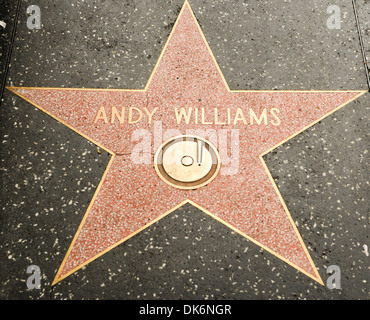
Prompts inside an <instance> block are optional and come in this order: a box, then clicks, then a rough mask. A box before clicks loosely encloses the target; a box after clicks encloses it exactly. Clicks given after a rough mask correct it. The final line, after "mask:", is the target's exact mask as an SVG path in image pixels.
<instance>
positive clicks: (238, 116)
mask: <svg viewBox="0 0 370 320" xmlns="http://www.w3.org/2000/svg"><path fill="white" fill-rule="evenodd" d="M240 120H241V121H243V123H244V124H247V120H245V117H244V114H243V111H242V109H240V108H238V109H237V110H236V115H235V119H234V124H236V123H237V122H238V121H240Z"/></svg>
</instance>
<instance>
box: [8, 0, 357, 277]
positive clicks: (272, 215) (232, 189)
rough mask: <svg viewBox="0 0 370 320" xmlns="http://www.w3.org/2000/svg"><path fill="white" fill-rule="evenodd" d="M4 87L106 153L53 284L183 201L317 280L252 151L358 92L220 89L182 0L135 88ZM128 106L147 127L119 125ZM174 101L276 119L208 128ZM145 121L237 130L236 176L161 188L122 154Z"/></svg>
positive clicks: (147, 170) (261, 150) (151, 173)
mask: <svg viewBox="0 0 370 320" xmlns="http://www.w3.org/2000/svg"><path fill="white" fill-rule="evenodd" d="M8 89H9V90H11V91H13V92H14V93H16V94H17V95H19V96H21V97H22V98H24V99H26V100H27V101H29V102H30V103H32V104H33V105H35V106H36V107H38V108H40V109H41V110H43V111H45V112H46V113H48V114H49V115H51V116H52V117H54V118H56V119H57V120H58V121H60V122H62V123H64V124H65V125H67V126H68V127H70V128H71V129H73V130H75V131H76V132H78V133H80V134H81V135H83V136H84V137H86V138H87V139H89V140H91V141H93V142H94V143H96V144H97V145H98V146H99V147H101V148H103V149H104V150H107V151H108V152H110V153H111V154H112V158H111V160H110V163H109V165H108V167H107V170H106V172H105V174H104V176H103V178H102V180H101V183H100V184H99V186H98V188H97V190H96V193H95V195H94V198H93V199H92V201H91V203H90V206H89V207H88V209H87V212H86V214H85V216H84V218H83V220H82V222H81V225H80V227H79V229H78V231H77V233H76V235H75V237H74V239H73V242H72V244H71V246H70V248H69V250H68V252H67V254H66V256H65V258H64V260H63V262H62V265H61V267H60V269H59V271H58V273H57V275H56V277H55V280H54V283H53V284H55V283H57V282H59V281H61V280H62V279H64V278H66V277H67V276H68V275H70V274H71V273H73V272H75V271H77V270H78V269H79V268H81V267H82V266H84V265H86V264H87V263H89V262H91V261H93V260H94V259H96V258H97V257H99V256H101V255H102V254H104V253H105V252H107V251H109V250H111V249H112V248H114V247H115V246H117V245H119V244H120V243H122V242H124V241H125V240H127V239H128V238H130V237H132V236H133V235H135V234H136V233H138V232H140V231H141V230H143V229H144V228H146V227H148V226H149V225H150V224H152V223H154V222H155V221H158V220H159V219H160V218H162V217H164V216H165V215H166V214H169V213H170V212H172V211H173V209H174V208H178V207H179V206H180V205H182V204H184V203H186V202H190V203H192V204H193V205H196V206H197V207H198V208H201V209H202V210H203V211H204V212H206V213H207V214H210V215H211V216H212V217H214V218H216V219H217V220H219V221H220V222H222V223H224V224H226V225H227V226H229V227H230V228H232V229H233V230H235V231H237V232H239V233H240V234H242V235H243V236H245V237H247V238H248V239H249V240H251V241H253V242H254V243H256V244H258V245H259V246H261V247H263V248H264V249H266V250H267V251H269V252H270V253H272V254H274V255H276V256H277V257H279V258H281V259H282V260H284V261H285V262H287V263H288V264H290V265H291V266H293V267H295V268H297V269H298V270H300V271H301V272H303V273H304V274H306V275H307V276H309V277H311V278H312V279H314V280H316V281H318V282H319V283H321V284H322V280H321V278H320V275H319V273H318V272H317V270H316V267H315V265H314V264H313V262H312V260H311V258H310V256H309V253H308V251H307V249H306V247H305V245H304V243H303V241H302V239H301V237H300V235H299V233H298V230H297V228H296V226H295V224H294V222H293V220H292V218H291V216H290V214H289V212H288V209H287V208H286V206H285V204H284V202H283V200H282V198H281V196H280V194H279V191H278V189H277V187H276V185H275V184H274V181H273V179H272V177H271V175H270V173H269V171H268V169H267V167H266V165H265V163H264V161H263V159H262V155H263V154H265V153H267V152H269V151H271V150H272V149H273V148H275V147H276V146H277V145H278V144H280V143H282V142H284V141H286V140H288V139H289V138H291V137H292V136H294V135H296V134H298V133H299V132H301V131H303V130H304V129H306V128H307V127H309V126H311V125H312V124H314V123H315V122H317V121H319V120H321V119H322V118H324V117H325V116H327V115H328V114H330V113H331V112H333V111H335V110H337V109H338V108H340V107H342V106H343V105H345V104H346V103H348V102H350V101H352V100H354V99H356V98H357V97H359V96H360V95H361V94H363V93H364V92H362V91H332V92H329V91H325V92H324V91H319V92H315V91H307V92H303V91H292V92H284V91H231V90H229V88H228V86H227V83H226V82H225V80H224V78H223V75H222V73H221V71H220V69H219V67H218V65H217V63H216V61H215V59H214V57H213V55H212V52H211V51H210V49H209V47H208V44H207V42H206V40H205V38H204V36H203V34H202V32H201V30H200V28H199V26H198V24H197V21H196V19H195V17H194V15H193V13H192V11H191V9H190V6H189V4H188V3H187V2H185V4H184V6H183V9H182V11H181V13H180V15H179V18H178V20H177V22H176V24H175V26H174V29H173V31H172V33H171V35H170V37H169V39H168V41H167V43H166V46H165V48H164V50H163V53H162V55H161V57H160V59H159V61H158V63H157V65H156V68H155V69H154V71H153V73H152V76H151V77H150V79H149V81H148V85H147V86H146V88H145V89H144V90H108V89H107V90H104V89H61V88H15V87H12V88H8ZM102 107H103V108H105V110H111V109H112V108H113V107H116V108H117V110H119V111H120V112H121V111H122V109H121V108H122V107H125V108H126V119H123V123H120V121H117V119H116V121H114V123H111V121H110V120H111V119H110V117H109V118H108V119H104V115H103V114H100V116H99V117H98V118H97V115H99V110H101V108H102ZM129 107H135V108H138V109H140V110H144V108H147V110H148V111H149V112H152V111H153V110H154V109H155V108H158V109H157V111H156V112H155V113H154V114H153V118H152V119H151V120H152V121H151V123H149V121H148V116H147V114H146V113H143V121H139V122H137V123H135V124H129V123H128V119H127V116H128V115H127V110H128V109H129ZM174 107H178V108H181V107H183V108H185V109H186V108H196V107H197V108H200V109H199V110H201V108H204V110H206V111H210V113H209V114H212V112H213V111H214V108H217V110H218V112H219V113H220V119H221V120H220V121H224V122H227V121H225V119H224V118H222V115H225V114H227V112H230V113H231V114H233V115H235V113H236V112H237V109H238V108H241V109H242V110H244V111H246V110H249V109H253V110H254V112H255V113H256V114H258V115H260V114H262V113H263V109H266V110H267V112H268V113H270V112H271V110H272V109H273V108H275V109H278V110H279V114H278V116H279V121H280V123H279V124H278V123H277V121H275V123H272V121H269V122H268V123H267V124H264V123H262V124H261V125H258V124H254V125H253V124H251V123H248V124H245V123H244V121H243V120H242V119H239V121H237V122H236V123H235V124H234V122H232V123H230V124H228V123H226V124H223V125H218V124H214V121H211V120H212V117H211V116H210V115H208V116H207V117H208V118H207V119H206V121H208V122H213V124H207V125H205V124H202V123H198V124H195V123H194V122H191V121H190V122H189V124H185V122H181V123H180V124H178V123H177V121H176V118H175V117H174ZM227 109H229V110H230V111H227ZM134 111H135V110H134ZM245 114H248V113H245ZM107 116H110V111H109V112H108V113H107ZM135 117H137V115H136V116H135ZM145 117H147V118H146V120H145ZM233 117H234V116H233ZM248 117H249V114H248ZM135 119H136V118H135ZM232 119H233V120H234V118H232ZM105 120H107V121H105ZM144 120H145V121H144ZM247 120H248V119H247ZM275 120H276V119H275ZM155 121H161V122H162V129H163V131H165V130H167V129H177V130H179V131H180V132H181V133H182V134H185V131H186V130H188V129H199V128H201V129H215V130H218V129H221V128H222V129H239V133H240V137H239V138H240V139H239V141H240V154H239V167H238V173H237V174H234V175H223V174H218V175H217V177H216V178H215V179H214V180H213V181H212V182H210V183H209V185H207V186H205V187H201V188H199V189H197V190H191V191H186V190H180V189H176V188H173V187H171V186H169V185H167V184H166V183H164V182H163V181H162V180H161V179H160V178H159V177H158V175H157V174H156V172H155V170H154V168H153V162H152V163H149V164H135V163H134V162H133V161H132V158H131V153H132V151H133V148H134V146H135V145H136V144H137V141H134V139H132V134H133V132H135V130H137V129H146V130H149V131H151V132H153V131H154V126H155ZM155 145H157V147H158V141H152V148H151V152H152V153H154V152H155V151H156V150H155V148H156V147H155Z"/></svg>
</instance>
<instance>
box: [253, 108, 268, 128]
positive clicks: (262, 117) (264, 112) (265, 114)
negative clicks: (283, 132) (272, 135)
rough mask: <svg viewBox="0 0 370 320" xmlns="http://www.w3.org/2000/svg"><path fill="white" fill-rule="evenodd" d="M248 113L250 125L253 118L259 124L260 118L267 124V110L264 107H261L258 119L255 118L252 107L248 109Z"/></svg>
mask: <svg viewBox="0 0 370 320" xmlns="http://www.w3.org/2000/svg"><path fill="white" fill-rule="evenodd" d="M249 114H250V121H251V125H252V124H253V121H254V120H256V122H257V124H258V125H261V123H262V120H263V122H264V124H265V125H267V112H266V109H263V111H262V114H261V117H260V118H259V119H258V118H257V116H256V114H255V113H254V111H253V110H252V109H249Z"/></svg>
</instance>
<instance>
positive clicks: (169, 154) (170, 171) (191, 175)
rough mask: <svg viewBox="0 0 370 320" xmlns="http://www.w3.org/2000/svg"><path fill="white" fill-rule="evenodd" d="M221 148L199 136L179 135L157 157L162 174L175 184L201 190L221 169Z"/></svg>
mask: <svg viewBox="0 0 370 320" xmlns="http://www.w3.org/2000/svg"><path fill="white" fill-rule="evenodd" d="M220 165H221V163H220V157H219V155H218V152H217V149H216V148H215V147H214V146H213V145H212V144H211V143H210V142H208V141H207V140H205V139H203V138H200V137H197V136H191V135H186V136H178V137H174V138H172V139H170V140H168V141H166V142H165V143H163V144H162V146H161V147H160V148H159V149H158V150H157V152H156V154H155V156H154V167H155V170H156V171H157V174H158V175H159V177H160V178H161V179H162V180H163V181H164V182H166V183H167V184H169V185H170V186H172V187H175V188H179V189H186V190H189V189H197V188H200V187H202V186H205V185H206V184H208V183H209V182H210V181H211V180H213V179H214V178H215V177H216V175H217V173H218V171H219V170H220Z"/></svg>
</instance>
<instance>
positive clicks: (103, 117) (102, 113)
mask: <svg viewBox="0 0 370 320" xmlns="http://www.w3.org/2000/svg"><path fill="white" fill-rule="evenodd" d="M99 120H103V121H104V123H108V119H107V114H106V113H105V109H104V107H101V108H100V109H99V111H98V114H97V115H96V117H95V120H94V123H97V122H98V121H99Z"/></svg>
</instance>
